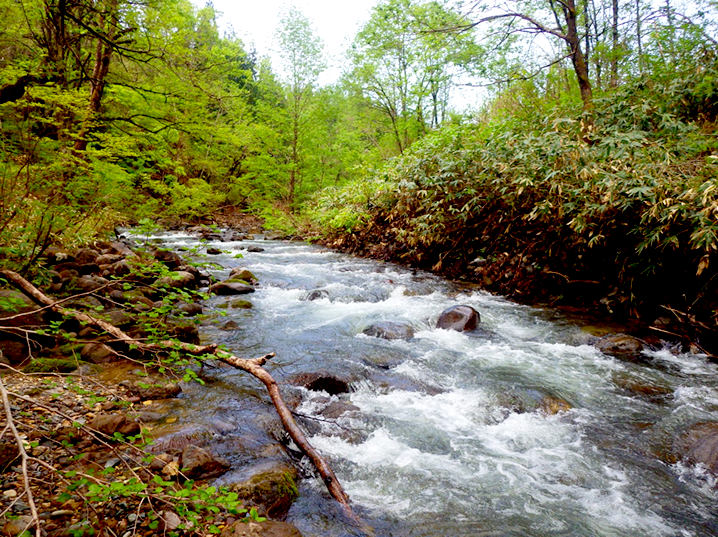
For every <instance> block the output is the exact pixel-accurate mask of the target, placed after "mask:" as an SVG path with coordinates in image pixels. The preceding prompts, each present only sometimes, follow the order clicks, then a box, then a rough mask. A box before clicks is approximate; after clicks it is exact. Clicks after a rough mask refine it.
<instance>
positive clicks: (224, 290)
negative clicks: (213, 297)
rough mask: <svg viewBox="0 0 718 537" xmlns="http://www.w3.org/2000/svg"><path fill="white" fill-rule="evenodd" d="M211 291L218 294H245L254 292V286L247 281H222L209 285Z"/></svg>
mask: <svg viewBox="0 0 718 537" xmlns="http://www.w3.org/2000/svg"><path fill="white" fill-rule="evenodd" d="M209 292H210V293H214V294H217V295H223V296H225V295H244V294H247V293H254V287H252V286H251V285H247V284H246V283H240V282H232V281H226V280H225V281H222V282H218V283H215V284H213V285H210V286H209Z"/></svg>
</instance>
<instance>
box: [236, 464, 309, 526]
mask: <svg viewBox="0 0 718 537" xmlns="http://www.w3.org/2000/svg"><path fill="white" fill-rule="evenodd" d="M297 477H298V473H297V470H296V468H294V467H291V466H287V465H285V464H279V465H277V466H275V467H273V468H271V469H269V470H266V471H264V472H260V473H258V474H255V475H254V476H253V477H252V478H251V479H248V480H247V481H243V482H241V483H235V484H234V485H231V486H230V489H231V490H232V492H236V493H237V495H238V496H239V499H241V500H242V501H243V503H244V505H245V507H247V508H249V507H256V508H257V511H258V512H259V514H260V515H262V516H268V517H270V518H280V519H281V518H283V517H284V516H285V515H286V514H287V512H288V511H289V508H290V507H291V505H292V503H293V502H294V500H296V499H297V498H298V497H299V490H298V489H297V482H296V480H297Z"/></svg>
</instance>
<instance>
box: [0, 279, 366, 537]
mask: <svg viewBox="0 0 718 537" xmlns="http://www.w3.org/2000/svg"><path fill="white" fill-rule="evenodd" d="M0 276H2V277H4V278H5V279H6V280H8V281H9V282H11V283H12V284H13V285H14V286H15V287H17V288H18V289H19V290H21V291H22V292H23V293H25V295H27V296H28V297H30V298H31V299H32V300H33V301H34V302H36V303H37V304H39V305H41V306H46V307H48V308H49V309H51V310H52V311H55V312H57V313H59V314H61V315H64V316H70V317H74V318H75V319H77V320H78V321H80V322H85V323H87V324H90V325H92V326H96V327H98V328H100V329H102V330H103V331H105V332H107V333H108V334H110V335H112V336H114V337H115V338H116V339H117V340H118V341H121V342H123V343H126V344H127V345H132V346H134V347H136V348H137V349H139V350H141V351H151V352H159V351H164V350H168V349H179V350H182V351H184V352H187V353H189V354H193V355H202V354H212V355H213V356H214V357H215V358H216V359H218V360H220V361H222V362H224V363H226V364H229V365H231V366H233V367H236V368H237V369H242V370H243V371H246V372H247V373H250V374H251V375H253V376H255V377H256V378H258V379H259V380H260V381H262V383H263V384H264V385H265V387H266V388H267V391H268V392H269V396H270V397H271V399H272V403H273V404H274V407H275V408H276V410H277V413H278V414H279V418H280V419H281V421H282V425H284V429H285V430H286V431H287V433H288V434H289V437H290V438H291V439H292V440H293V441H294V443H295V444H296V445H297V447H298V448H299V449H300V450H301V451H302V452H303V453H304V454H305V455H306V456H307V457H309V459H310V460H311V461H312V464H314V467H315V468H316V469H317V471H318V472H319V474H320V475H321V477H322V479H323V480H324V484H325V485H326V487H327V490H328V491H329V493H330V494H331V495H332V497H333V498H334V499H335V500H337V501H338V502H339V503H340V504H341V505H342V507H343V509H344V511H345V513H346V514H347V515H348V516H349V517H350V518H352V519H353V520H355V521H357V522H358V523H359V524H360V525H361V526H362V529H363V530H364V531H366V532H367V533H373V531H372V530H371V528H369V527H368V526H367V525H366V524H365V523H363V522H361V521H360V519H359V518H358V517H357V516H356V515H355V514H354V512H353V511H352V508H351V506H350V505H349V496H348V495H347V494H346V492H344V489H343V487H342V486H341V484H340V482H339V480H338V479H337V477H336V475H335V474H334V472H333V471H332V469H331V467H330V466H329V464H328V463H327V462H326V461H325V460H324V458H323V457H322V456H321V454H320V453H319V452H318V451H317V450H316V449H314V447H312V445H311V444H310V443H309V441H308V440H307V437H306V436H305V435H304V433H303V432H302V430H301V429H300V428H299V426H298V425H297V423H296V421H295V420H294V417H293V416H292V413H291V411H290V410H289V407H287V404H286V403H285V402H284V399H283V398H282V395H281V393H280V391H279V386H278V384H277V382H276V381H275V380H274V378H273V377H272V375H270V374H269V372H267V370H266V369H264V368H263V367H262V366H263V365H264V364H265V363H266V362H267V361H268V360H269V359H270V358H272V357H273V356H275V354H274V353H271V354H267V355H266V356H262V357H259V358H253V359H245V358H238V357H237V356H234V355H233V354H231V353H229V352H226V351H223V350H221V349H219V348H218V347H217V346H216V345H192V344H190V343H183V342H177V341H161V342H159V343H146V342H142V341H139V340H136V339H134V338H132V337H131V336H129V335H127V334H126V333H125V332H123V331H122V330H120V329H119V328H117V327H115V326H113V325H111V324H110V323H108V322H106V321H103V320H102V319H98V318H96V317H93V316H91V315H88V314H86V313H83V312H79V311H75V310H71V309H67V308H64V307H62V306H61V305H60V304H59V303H58V302H56V301H53V300H52V299H51V298H50V297H48V296H47V295H45V294H44V293H42V291H40V290H39V289H37V287H35V286H34V285H32V284H31V283H30V282H28V281H27V280H26V279H25V278H23V277H22V276H20V275H19V274H18V273H16V272H13V271H11V270H4V269H0Z"/></svg>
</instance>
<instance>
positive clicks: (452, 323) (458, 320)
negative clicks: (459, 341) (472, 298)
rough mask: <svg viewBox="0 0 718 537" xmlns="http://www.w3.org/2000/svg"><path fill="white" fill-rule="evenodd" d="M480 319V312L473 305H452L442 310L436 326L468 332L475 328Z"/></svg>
mask: <svg viewBox="0 0 718 537" xmlns="http://www.w3.org/2000/svg"><path fill="white" fill-rule="evenodd" d="M480 321H481V316H480V315H479V312H478V311H476V310H475V309H474V308H472V307H471V306H466V305H459V306H451V307H450V308H446V309H445V310H444V311H442V312H441V315H439V319H438V320H437V321H436V327H437V328H443V329H444V330H456V331H457V332H467V331H469V330H473V329H475V328H476V327H477V326H478V325H479V322H480Z"/></svg>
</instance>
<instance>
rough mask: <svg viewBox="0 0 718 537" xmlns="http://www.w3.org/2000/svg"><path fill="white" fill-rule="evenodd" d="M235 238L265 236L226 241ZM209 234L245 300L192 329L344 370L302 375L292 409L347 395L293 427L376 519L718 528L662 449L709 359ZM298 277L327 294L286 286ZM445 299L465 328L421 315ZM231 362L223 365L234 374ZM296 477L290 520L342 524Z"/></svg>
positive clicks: (450, 525)
mask: <svg viewBox="0 0 718 537" xmlns="http://www.w3.org/2000/svg"><path fill="white" fill-rule="evenodd" d="M161 238H162V239H163V240H164V241H166V242H167V243H168V244H170V245H172V246H173V247H177V248H178V247H182V246H190V247H191V246H194V245H196V244H197V241H196V239H195V238H193V237H189V236H185V235H166V236H163V237H161ZM251 244H255V245H258V246H261V247H263V248H265V251H264V252H258V253H247V252H241V253H242V254H243V255H244V257H243V258H242V259H236V258H235V257H234V255H235V254H236V253H238V252H239V250H238V249H239V248H241V247H246V246H248V245H251ZM214 246H217V247H220V248H223V249H225V250H228V251H230V253H227V254H222V255H219V256H210V258H208V259H210V260H211V261H215V262H217V263H220V264H221V265H223V267H224V268H223V269H221V270H220V269H215V270H214V271H213V272H214V273H215V275H216V276H218V277H220V278H221V277H226V276H227V274H228V272H229V270H230V268H232V267H234V266H243V267H246V268H248V269H249V270H251V271H252V272H253V273H254V274H255V275H256V276H257V277H258V279H259V281H260V287H259V289H258V290H257V292H256V293H254V294H252V295H249V296H248V297H246V298H249V299H250V300H251V301H252V302H253V304H254V308H253V309H251V310H232V309H228V310H226V312H227V317H226V320H235V321H236V322H237V323H238V325H239V328H238V329H237V330H234V331H231V332H226V331H221V330H219V329H217V328H213V327H212V326H209V327H207V328H206V329H205V332H204V334H203V336H204V338H205V339H207V340H212V341H215V342H221V343H225V344H226V345H228V346H229V347H230V348H231V349H232V350H233V351H235V352H236V353H237V354H239V355H242V356H248V357H251V356H258V355H261V354H264V353H266V352H276V353H277V357H276V358H275V359H274V360H273V361H272V363H271V365H269V366H268V368H269V369H270V370H271V372H272V374H273V375H274V376H275V378H277V380H278V381H280V382H281V381H282V379H285V378H287V377H289V376H291V375H293V374H296V373H300V372H310V371H317V370H321V371H328V372H330V373H332V374H335V375H338V376H342V377H345V378H348V379H350V380H351V381H352V383H351V387H352V391H351V393H349V394H346V395H343V396H333V397H331V398H328V397H327V395H326V394H317V393H312V392H308V391H305V392H304V394H303V395H304V400H303V403H302V405H301V406H300V408H299V409H298V411H299V412H301V413H303V414H307V415H316V416H319V415H320V413H321V412H322V410H323V409H324V408H325V407H326V406H327V405H328V404H330V403H331V402H333V401H335V400H338V399H341V400H342V401H344V402H346V403H351V404H352V405H354V406H355V407H358V410H354V411H352V412H348V413H345V414H344V415H342V416H341V417H339V418H338V419H335V420H324V421H321V422H319V421H317V422H314V423H313V427H312V429H311V431H312V435H311V437H310V441H311V442H312V443H313V445H314V446H315V447H316V448H318V449H319V450H320V451H321V452H322V453H323V454H325V456H327V457H328V459H329V460H330V461H331V464H332V465H333V467H334V470H335V472H336V473H337V476H338V477H339V479H340V480H341V482H342V484H343V486H344V488H345V489H346V491H347V493H348V494H349V495H350V497H351V500H352V503H353V505H354V506H355V508H356V509H357V511H359V512H360V513H361V515H362V516H363V517H364V518H365V519H366V520H367V521H368V522H369V523H370V524H371V525H372V526H374V527H375V528H376V533H377V535H387V536H396V537H405V536H406V537H408V536H453V537H460V536H509V535H510V536H513V535H516V536H527V535H530V536H544V535H546V536H548V535H551V536H554V535H571V536H631V537H633V536H642V535H645V536H651V537H655V536H692V535H695V536H703V535H705V536H708V535H717V534H718V519H717V518H716V515H718V507H716V497H717V496H716V492H715V489H714V488H713V485H714V483H713V482H712V480H711V478H710V477H709V476H707V475H706V473H705V472H704V471H703V469H701V468H695V467H690V466H686V465H683V464H680V463H678V464H670V463H667V462H662V460H661V459H664V460H665V457H662V456H661V454H665V453H668V452H670V447H671V443H672V441H673V439H674V438H675V437H676V435H677V434H679V432H680V431H681V430H682V429H683V428H685V427H686V426H688V425H691V424H693V423H696V422H699V421H706V420H718V375H717V373H718V367H717V366H716V365H715V364H712V363H710V362H709V361H708V360H707V359H706V358H705V357H704V356H699V355H675V354H672V353H671V352H670V351H669V350H659V351H652V352H650V353H648V354H647V355H646V357H645V358H646V359H645V362H644V363H640V364H639V363H629V362H623V361H620V360H618V359H616V358H613V357H610V356H607V355H604V354H602V353H601V352H599V351H598V350H596V349H595V348H594V347H592V346H589V345H587V344H586V343H585V342H586V341H587V339H588V338H587V336H586V335H585V333H584V332H583V331H582V329H581V326H579V325H578V324H576V323H574V322H572V321H571V320H569V319H563V318H562V317H561V316H560V315H558V314H557V313H555V312H550V311H544V310H540V309H535V308H530V307H525V306H520V305H516V304H514V303H511V302H509V301H507V300H504V299H502V298H499V297H494V296H490V295H488V294H485V293H483V292H478V291H466V290H461V289H459V288H457V287H455V286H454V285H452V284H451V283H449V282H446V281H444V280H441V279H439V278H436V277H434V276H431V275H428V274H425V273H413V272H412V271H410V270H406V269H403V268H400V267H397V266H394V265H391V264H386V263H381V262H376V261H369V260H362V259H355V258H352V257H349V256H346V255H342V254H337V253H333V252H330V251H327V250H325V249H322V248H319V247H314V246H311V245H307V244H304V243H300V242H280V241H244V242H237V243H217V244H214ZM313 289H326V290H327V291H328V292H329V296H330V298H328V299H326V298H323V299H319V300H315V301H306V300H302V298H303V296H304V294H305V293H306V292H307V291H309V290H313ZM221 301H226V298H222V297H216V298H212V299H210V300H209V301H208V304H207V308H208V309H210V310H211V309H212V308H213V307H215V306H216V305H217V304H218V303H219V302H221ZM455 304H468V305H471V306H473V307H474V308H475V309H477V310H478V311H479V312H480V314H481V318H482V322H481V328H482V330H481V331H480V332H479V333H477V334H471V335H467V334H462V333H458V332H452V331H445V330H439V329H436V328H434V326H435V322H436V319H437V317H438V315H439V314H440V313H441V311H442V310H443V309H445V308H447V307H449V306H452V305H455ZM382 320H386V321H403V322H407V323H410V324H411V325H412V326H413V327H414V330H415V337H414V339H412V340H410V341H386V340H381V339H376V338H371V337H367V336H365V335H363V334H362V330H363V329H364V328H366V327H367V326H368V325H370V324H371V323H373V322H376V321H382ZM240 378H241V375H239V374H237V373H236V372H230V373H227V379H226V380H227V383H229V385H230V388H231V386H232V385H235V384H236V386H237V390H240V385H241V384H242V382H243V381H242V380H240ZM626 382H628V383H638V384H650V385H654V386H661V387H663V388H668V389H669V390H670V393H669V394H668V395H666V396H662V397H645V396H639V395H636V394H635V393H632V392H630V391H628V390H626V389H624V388H621V386H622V385H625V384H626ZM241 389H242V390H246V387H242V388H241ZM545 396H554V397H559V398H562V399H564V400H566V401H567V402H569V403H570V404H571V406H572V409H571V410H570V411H568V412H564V413H560V414H557V415H550V416H549V415H546V414H544V413H542V412H541V411H539V410H537V407H538V404H539V402H540V401H541V399H542V398H543V397H545ZM301 493H302V496H301V498H300V499H299V500H298V501H297V503H295V505H294V506H293V507H292V510H291V511H290V513H289V520H290V521H291V522H293V523H294V524H295V525H296V526H297V527H299V529H300V530H301V531H302V533H303V534H304V535H305V536H306V537H310V536H339V535H358V534H359V533H358V532H357V531H356V530H352V529H351V527H349V526H348V525H347V524H346V521H345V520H343V519H342V517H341V515H340V514H339V513H337V510H336V509H335V507H334V506H333V504H332V501H331V500H329V499H327V497H326V493H325V492H324V491H323V486H322V484H321V483H320V482H318V481H313V480H307V481H305V482H304V483H303V484H302V488H301Z"/></svg>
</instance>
